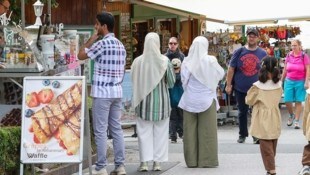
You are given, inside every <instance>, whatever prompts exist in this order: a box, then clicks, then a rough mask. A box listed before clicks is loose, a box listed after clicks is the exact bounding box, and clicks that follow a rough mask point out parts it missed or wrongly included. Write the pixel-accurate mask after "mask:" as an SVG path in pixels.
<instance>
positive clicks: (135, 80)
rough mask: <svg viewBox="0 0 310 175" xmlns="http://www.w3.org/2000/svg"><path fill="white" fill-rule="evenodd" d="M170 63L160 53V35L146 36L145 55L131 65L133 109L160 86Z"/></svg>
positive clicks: (152, 33) (150, 34) (149, 34)
mask: <svg viewBox="0 0 310 175" xmlns="http://www.w3.org/2000/svg"><path fill="white" fill-rule="evenodd" d="M168 61H169V60H168V58H167V57H166V56H164V55H162V54H161V53H160V41H159V36H158V34H157V33H154V32H151V33H148V34H147V35H146V36H145V42H144V49H143V54H142V55H141V56H139V57H137V58H136V59H135V60H134V62H133V63H132V65H131V81H132V89H133V98H132V105H133V107H136V106H138V104H139V103H140V102H141V101H142V100H143V99H144V98H145V97H146V96H147V95H148V94H149V93H150V92H152V90H154V89H155V87H156V86H157V85H158V84H159V82H160V81H161V79H162V78H163V76H164V74H165V72H166V70H167V67H168Z"/></svg>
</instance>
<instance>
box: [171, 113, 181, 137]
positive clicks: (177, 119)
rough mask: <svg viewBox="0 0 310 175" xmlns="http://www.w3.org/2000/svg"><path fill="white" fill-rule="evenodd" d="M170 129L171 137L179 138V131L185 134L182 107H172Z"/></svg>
mask: <svg viewBox="0 0 310 175" xmlns="http://www.w3.org/2000/svg"><path fill="white" fill-rule="evenodd" d="M169 129H170V132H169V133H170V137H171V138H177V133H178V134H179V136H183V110H182V109H181V108H179V107H177V108H172V109H171V113H170V124H169Z"/></svg>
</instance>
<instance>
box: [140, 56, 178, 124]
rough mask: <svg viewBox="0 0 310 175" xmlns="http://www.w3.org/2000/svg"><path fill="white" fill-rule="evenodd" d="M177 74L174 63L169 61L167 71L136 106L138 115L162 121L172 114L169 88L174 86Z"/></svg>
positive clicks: (146, 118)
mask: <svg viewBox="0 0 310 175" xmlns="http://www.w3.org/2000/svg"><path fill="white" fill-rule="evenodd" d="M174 82H175V74H174V72H173V68H172V64H171V63H170V62H169V63H168V68H167V71H166V73H165V75H164V77H163V78H162V79H161V81H160V82H159V84H158V85H157V86H156V87H155V89H154V90H153V91H152V92H151V93H150V94H148V95H147V96H146V98H145V99H143V100H142V101H141V102H140V104H139V105H138V106H137V107H136V108H135V111H136V114H137V116H138V117H140V118H142V119H143V120H148V121H160V120H164V119H165V118H168V117H169V116H170V111H171V106H170V98H169V91H168V88H172V87H173V85H174Z"/></svg>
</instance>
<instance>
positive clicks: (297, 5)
mask: <svg viewBox="0 0 310 175" xmlns="http://www.w3.org/2000/svg"><path fill="white" fill-rule="evenodd" d="M144 2H151V3H154V4H160V5H163V6H167V7H173V8H176V9H181V10H186V11H191V12H193V13H198V14H204V15H206V20H207V21H213V22H216V21H218V22H221V21H223V23H225V24H228V25H249V24H258V23H274V24H277V22H278V21H279V20H289V21H304V20H306V21H307V20H310V15H309V6H308V3H307V2H308V0H295V1H283V0H260V1H247V0H233V1H227V0H145V1H144ZM208 19H211V20H208Z"/></svg>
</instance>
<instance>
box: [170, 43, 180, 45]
mask: <svg viewBox="0 0 310 175" xmlns="http://www.w3.org/2000/svg"><path fill="white" fill-rule="evenodd" d="M177 44H178V43H169V45H177Z"/></svg>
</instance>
